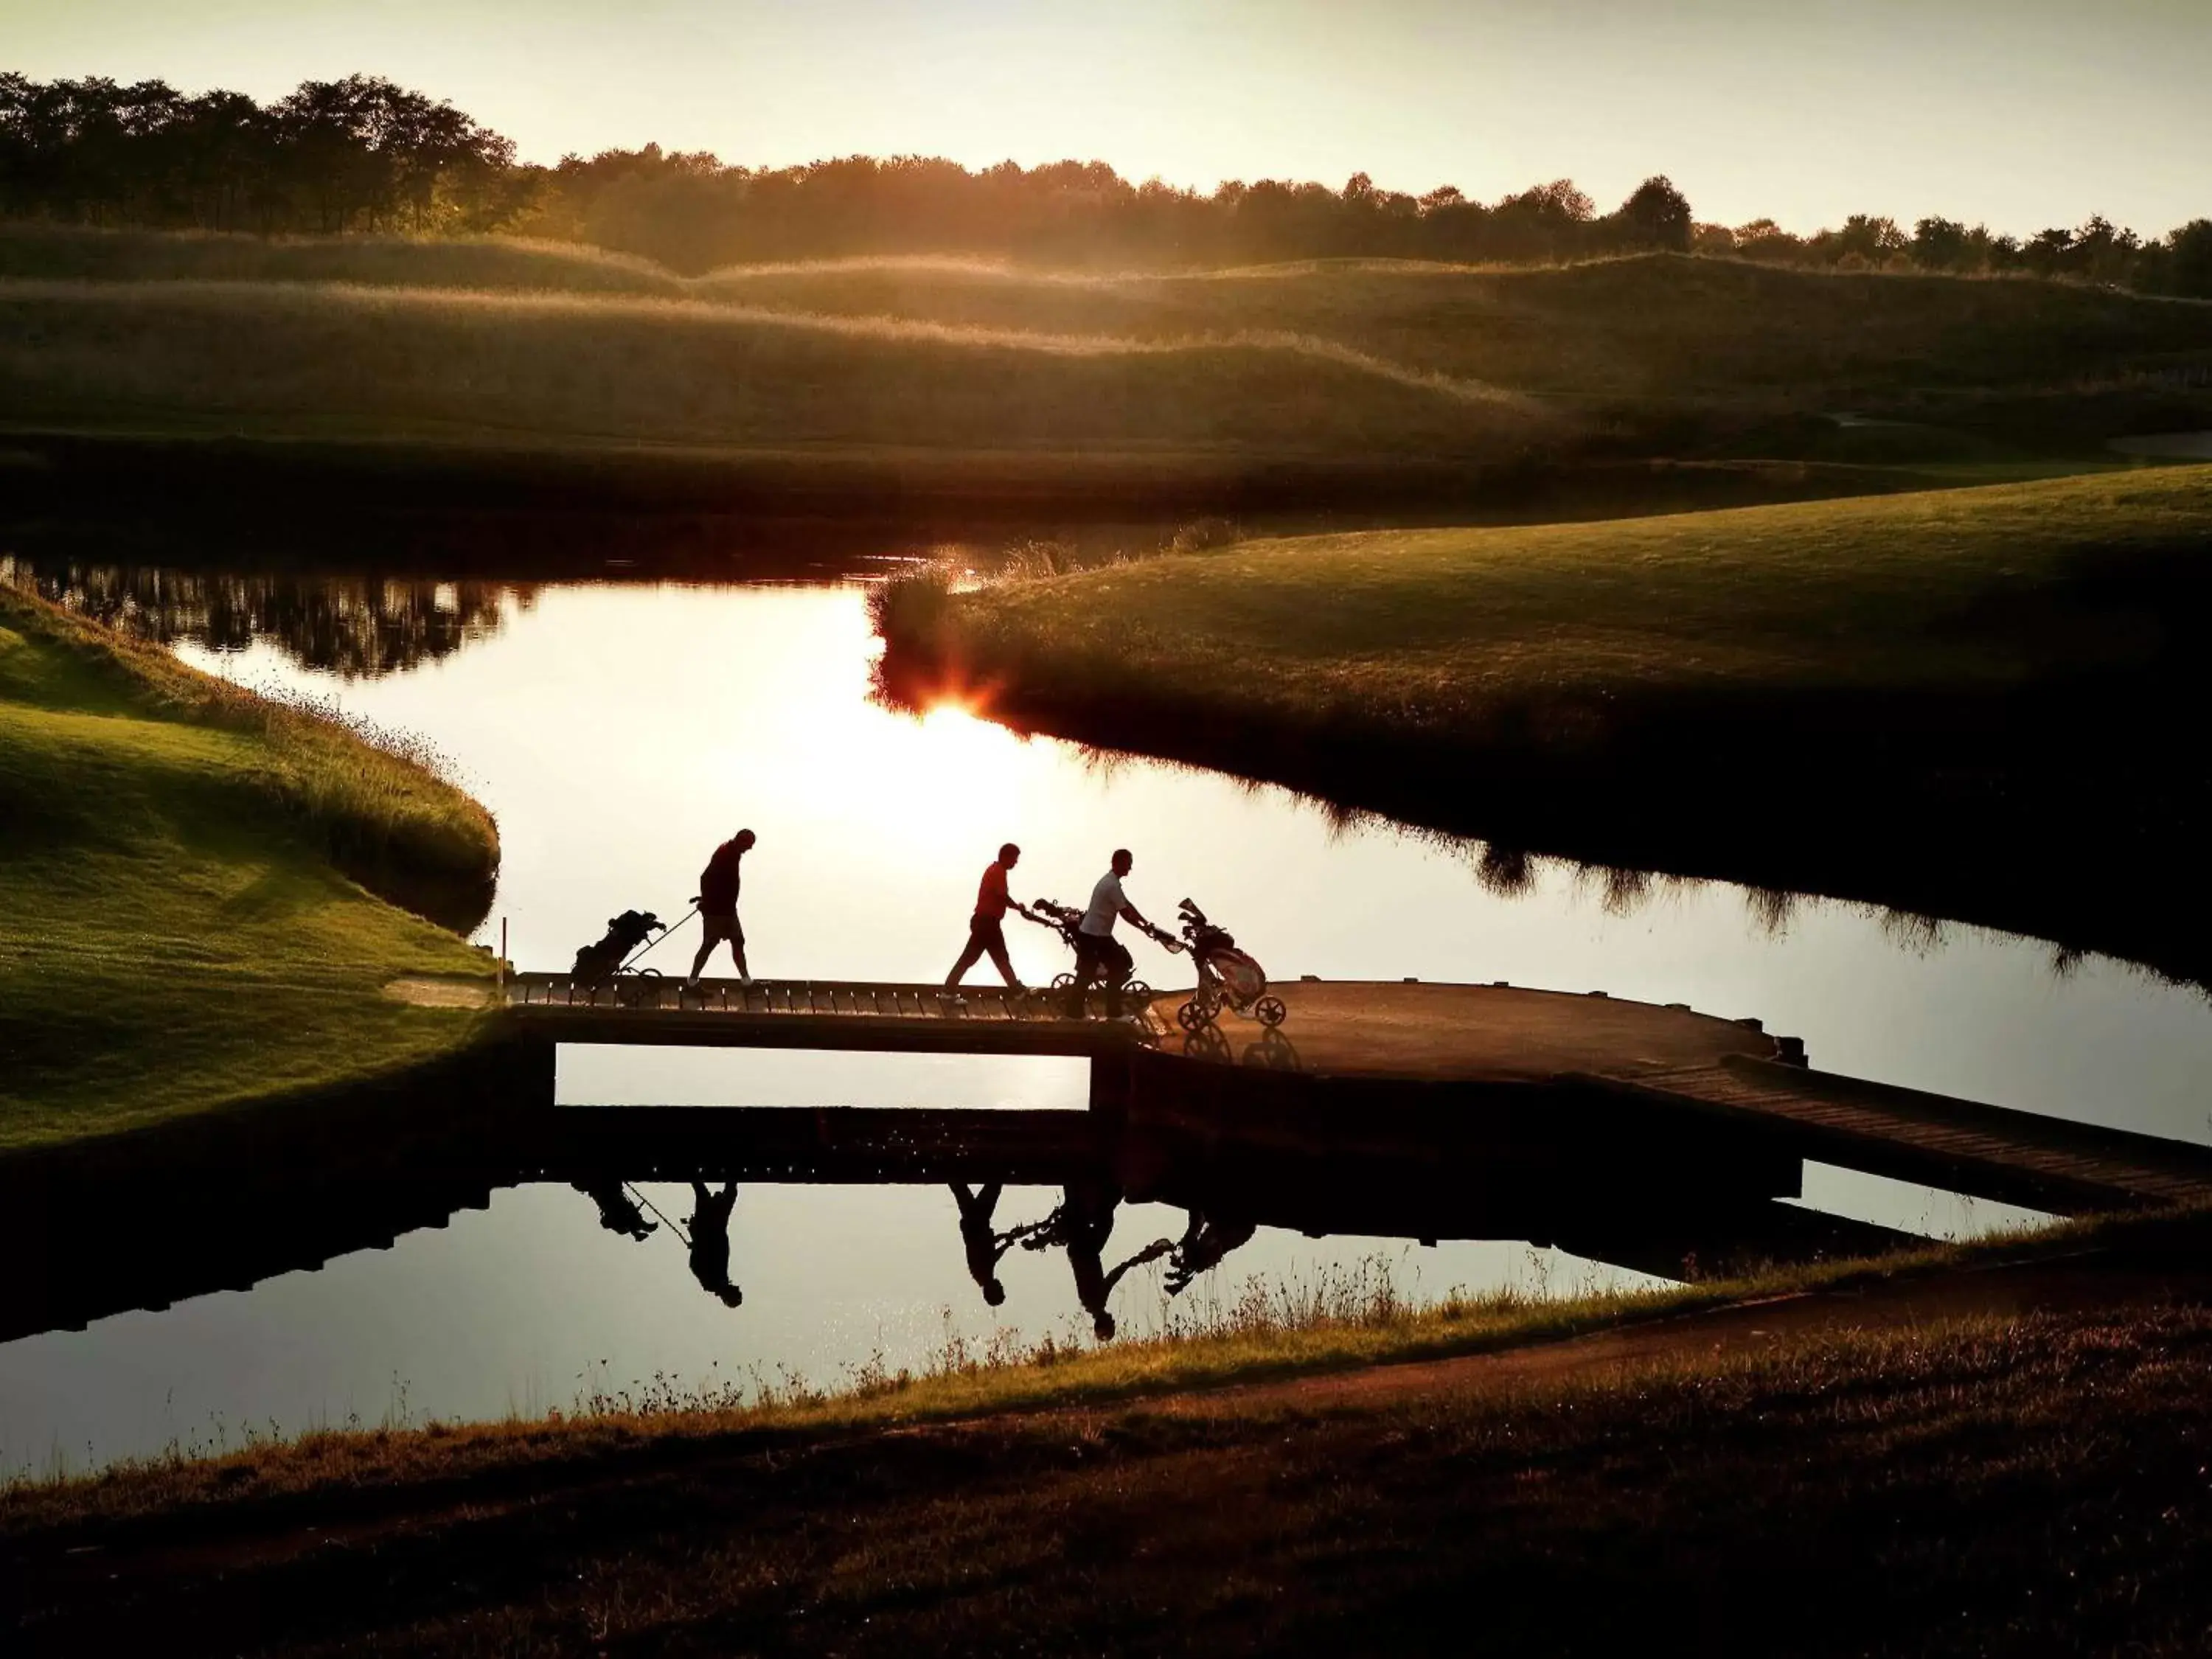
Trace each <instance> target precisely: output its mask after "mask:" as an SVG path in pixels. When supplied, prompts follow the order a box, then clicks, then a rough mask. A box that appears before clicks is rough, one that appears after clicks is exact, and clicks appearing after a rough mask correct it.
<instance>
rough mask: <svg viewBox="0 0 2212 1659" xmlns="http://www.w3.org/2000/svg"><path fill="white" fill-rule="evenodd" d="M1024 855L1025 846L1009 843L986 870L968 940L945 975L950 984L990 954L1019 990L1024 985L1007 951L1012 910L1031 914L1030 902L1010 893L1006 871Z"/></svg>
mask: <svg viewBox="0 0 2212 1659" xmlns="http://www.w3.org/2000/svg"><path fill="white" fill-rule="evenodd" d="M1021 857H1022V849H1021V848H1018V847H1017V846H1015V845H1014V844H1013V842H1007V843H1006V845H1005V846H1004V847H1001V848H1000V849H999V857H998V861H997V862H996V863H994V864H993V865H992V866H990V867H989V868H987V869H986V870H985V871H984V872H983V883H982V885H981V886H980V887H978V888H977V889H976V890H975V915H972V916H970V917H969V919H968V943H967V945H965V946H964V947H963V949H962V951H961V952H960V960H959V961H957V962H956V963H953V964H952V971H951V973H949V974H947V975H945V984H946V985H948V986H952V985H957V984H959V983H960V981H961V980H962V979H963V977H965V976H966V975H967V972H968V970H969V969H970V968H973V967H974V966H975V964H976V963H979V962H981V960H982V959H983V957H984V956H985V955H986V954H988V955H989V957H990V958H991V965H992V966H993V967H994V968H996V969H998V970H999V977H1000V979H1003V980H1004V981H1006V983H1007V984H1009V985H1011V986H1012V987H1014V989H1016V990H1017V991H1018V990H1020V989H1021V988H1022V981H1021V978H1020V976H1019V975H1017V974H1016V973H1015V972H1014V963H1013V959H1012V957H1009V956H1008V955H1007V954H1006V912H1007V911H1008V910H1018V911H1020V912H1021V913H1022V914H1023V915H1029V914H1030V910H1029V907H1028V906H1027V905H1025V904H1017V903H1015V902H1014V901H1013V900H1012V898H1010V897H1009V896H1007V893H1006V872H1008V871H1009V870H1011V869H1012V868H1013V867H1014V866H1015V865H1017V864H1018V863H1019V862H1021Z"/></svg>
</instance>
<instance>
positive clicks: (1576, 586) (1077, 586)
mask: <svg viewBox="0 0 2212 1659" xmlns="http://www.w3.org/2000/svg"><path fill="white" fill-rule="evenodd" d="M2191 544H2197V545H2201V546H2203V547H2206V548H2208V549H2212V467H2168V468H2154V469H2145V470H2142V471H2131V472H2127V473H2123V474H2115V475H2105V476H2100V477H2086V478H2071V479H2061V480H2056V481H2050V482H2043V483H2028V484H2011V485H2002V486H1996V487H1990V488H1985V489H1960V490H1948V491H1941V492H1929V493H1923V494H1916V495H1894V496H1885V497H1880V498H1874V499H1862V500H1852V501H1826V502H1814V503H1809V504H1803V505H1791V506H1786V507H1751V508H1743V509H1739V510H1735V511H1729V512H1719V513H1684V514H1677V515H1672V516H1666V517H1659V518H1650V519H1636V520H1621V521H1614V522H1610V523H1604V524H1563V525H1541V526H1514V527H1508V528H1501V529H1474V530H1457V529H1455V530H1412V531H1377V532H1360V533H1354V534H1348V535H1338V536H1312V537H1300V538H1291V539H1285V540H1279V541H1259V542H1247V543H1244V544H1241V545H1238V546H1237V547H1235V548H1233V549H1231V550H1227V551H1225V552H1221V553H1217V554H1211V555H1208V554H1192V555H1183V556H1172V557H1164V558H1159V559H1155V560H1151V561H1147V562H1141V563H1137V564H1129V565H1121V566H1113V567H1109V568H1103V569H1097V570H1092V571H1087V572H1084V573H1081V574H1073V575H1068V576H1061V577H1054V578H1049V579H1045V580H1030V581H1017V582H1010V583H1006V584H1002V585H999V586H991V587H987V588H985V589H983V590H981V591H980V592H974V593H970V594H962V595H957V596H954V597H952V598H951V599H950V600H949V601H946V600H944V599H939V598H938V597H937V596H935V595H933V594H930V593H928V592H927V591H926V590H925V591H923V592H921V593H919V594H918V595H917V599H918V601H919V602H918V603H915V602H910V603H913V610H912V611H911V613H910V615H909V619H908V623H907V624H906V626H907V628H908V635H907V637H906V639H905V640H904V641H902V642H903V643H906V644H908V645H912V646H916V647H922V648H924V649H926V650H930V651H934V652H942V653H950V654H956V655H958V656H960V657H962V658H963V659H966V660H967V661H968V662H969V664H970V665H972V666H973V667H974V668H975V671H977V672H978V673H979V674H981V675H986V676H989V677H993V678H1000V679H1001V680H1004V681H1006V682H1008V683H1010V684H1012V685H1015V686H1020V687H1024V688H1028V687H1032V686H1034V687H1036V689H1039V690H1042V689H1047V688H1050V689H1054V690H1060V691H1065V692H1069V693H1073V694H1076V695H1081V694H1083V693H1085V692H1094V693H1098V694H1102V695H1130V696H1142V697H1145V698H1146V699H1149V700H1154V701H1161V702H1174V703H1180V704H1183V705H1187V706H1188V707H1190V708H1193V709H1212V710H1222V709H1231V708H1233V709H1237V710H1240V711H1243V712H1247V713H1251V714H1262V715H1265V716H1266V717H1267V718H1269V719H1271V720H1279V721H1283V722H1287V723H1291V724H1296V725H1307V726H1316V727H1322V726H1326V727H1329V728H1335V729H1342V728H1350V727H1371V728H1374V729H1376V730H1379V731H1387V732H1392V733H1395V734H1402V733H1405V732H1408V731H1415V730H1418V731H1425V732H1434V733H1437V734H1438V735H1445V736H1450V735H1461V736H1475V735H1480V732H1481V731H1482V730H1483V729H1484V728H1485V726H1486V724H1487V722H1489V721H1490V720H1492V719H1494V718H1495V717H1496V716H1497V715H1498V714H1499V712H1500V711H1502V710H1504V709H1507V708H1524V709H1525V708H1534V707H1540V706H1557V705H1564V704H1577V705H1582V706H1584V707H1587V708H1604V707H1606V706H1607V705H1612V706H1621V705H1625V704H1627V703H1630V702H1633V701H1635V700H1636V699H1638V698H1639V697H1645V696H1652V695H1656V694H1664V693H1668V692H1676V691H1687V692H1695V693H1708V692H1713V691H1721V692H1732V693H1736V694H1740V695H1742V696H1747V697H1757V696H1765V695H1768V694H1771V693H1775V692H1787V691H1799V690H1872V691H1905V692H1913V691H1923V690H1925V691H1944V690H1970V691H1971V690H1982V689H2002V688H2005V687H2007V686H2010V685H2014V684H2021V683H2023V682H2025V681H2027V680H2028V679H2030V678H2034V677H2037V676H2040V675H2045V674H2049V673H2052V672H2057V671H2065V670H2068V669H2069V668H2074V667H2083V666H2087V667H2093V666H2095V665H2098V664H2100V663H2103V662H2106V661H2119V660H2124V659H2126V658H2127V656H2128V655H2129V653H2130V652H2131V651H2132V650H2133V649H2134V648H2135V647H2136V645H2137V644H2138V643H2139V641H2137V639H2136V635H2135V632H2134V630H2133V627H2132V625H2131V624H2130V623H2125V622H2119V623H2115V622H2112V621H2111V620H2110V619H2108V618H2106V617H2100V615H2099V614H2098V613H2097V611H2095V610H2093V609H2092V608H2087V607H2080V608H2072V609H2069V598H2068V596H2069V594H2071V593H2072V592H2074V590H2075V586H2076V585H2077V584H2078V583H2079V582H2080V581H2081V579H2082V577H2083V576H2084V574H2086V573H2085V570H2084V566H2083V562H2084V561H2085V560H2087V559H2092V558H2097V559H2103V560H2106V561H2109V560H2111V559H2113V558H2116V557H2122V556H2125V555H2126V554H2127V553H2128V552H2129V551H2130V550H2166V549H2171V548H2175V547H2186V546H2188V545H2191ZM896 608H897V606H896V600H895V599H894V600H893V601H892V610H893V611H896ZM2054 617H2057V619H2058V625H2055V626H2054V625H2052V623H2053V618H2054ZM892 625H893V628H894V631H895V632H896V630H897V629H898V627H899V624H898V623H897V622H896V620H894V621H893V624H892Z"/></svg>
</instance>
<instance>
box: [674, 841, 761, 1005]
mask: <svg viewBox="0 0 2212 1659" xmlns="http://www.w3.org/2000/svg"><path fill="white" fill-rule="evenodd" d="M756 839H757V837H756V836H754V834H753V832H752V831H751V830H750V829H740V830H738V833H737V834H736V835H734V836H731V837H730V838H729V840H727V841H726V842H723V843H722V844H721V845H720V847H717V848H715V849H714V856H713V857H711V858H709V859H708V860H707V867H706V868H705V869H704V870H702V871H701V872H699V926H700V928H701V931H702V933H704V934H705V938H703V939H701V940H700V942H699V954H698V955H697V956H696V957H692V958H691V976H690V978H689V979H687V980H685V981H684V984H685V985H686V986H696V985H697V984H698V983H699V975H700V972H701V970H702V969H704V968H705V967H706V965H707V958H708V957H711V956H713V955H714V947H715V946H716V945H720V943H721V942H722V941H723V940H724V939H727V940H728V941H729V942H730V954H731V955H732V956H733V957H736V958H737V959H738V983H739V984H741V985H750V984H751V983H752V982H753V975H752V969H750V968H748V967H746V966H745V930H744V928H742V927H739V926H738V887H739V886H740V885H742V878H741V877H740V875H739V872H738V864H739V862H740V861H741V860H743V859H744V855H745V854H748V853H750V852H751V851H752V850H753V842H754V841H755V840H756Z"/></svg>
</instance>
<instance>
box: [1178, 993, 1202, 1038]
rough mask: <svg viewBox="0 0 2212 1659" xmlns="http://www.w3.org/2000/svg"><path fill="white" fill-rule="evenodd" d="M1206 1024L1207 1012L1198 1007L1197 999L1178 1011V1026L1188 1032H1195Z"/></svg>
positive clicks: (1185, 1004)
mask: <svg viewBox="0 0 2212 1659" xmlns="http://www.w3.org/2000/svg"><path fill="white" fill-rule="evenodd" d="M1176 1024H1178V1025H1180V1026H1182V1029H1183V1030H1186V1031H1195V1030H1199V1029H1200V1027H1202V1026H1203V1025H1205V1024H1206V1011H1205V1010H1204V1009H1203V1008H1200V1006H1198V1001H1197V999H1195V998H1193V999H1192V1000H1190V1001H1188V1002H1186V1003H1184V1004H1183V1006H1182V1007H1180V1008H1178V1009H1176Z"/></svg>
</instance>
